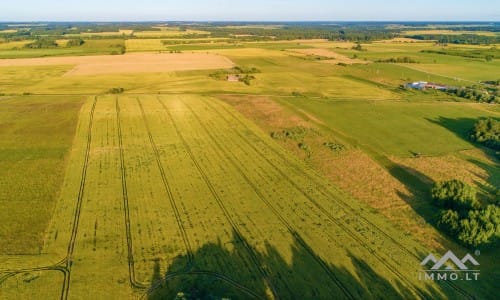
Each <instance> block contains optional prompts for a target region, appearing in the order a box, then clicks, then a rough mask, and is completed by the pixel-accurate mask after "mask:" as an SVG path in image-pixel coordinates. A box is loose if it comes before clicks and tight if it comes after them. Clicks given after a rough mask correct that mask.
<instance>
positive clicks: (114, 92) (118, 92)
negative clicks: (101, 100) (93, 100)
mask: <svg viewBox="0 0 500 300" xmlns="http://www.w3.org/2000/svg"><path fill="white" fill-rule="evenodd" d="M124 91H125V89H124V88H121V87H117V88H112V89H109V90H108V93H109V94H121V93H123V92H124Z"/></svg>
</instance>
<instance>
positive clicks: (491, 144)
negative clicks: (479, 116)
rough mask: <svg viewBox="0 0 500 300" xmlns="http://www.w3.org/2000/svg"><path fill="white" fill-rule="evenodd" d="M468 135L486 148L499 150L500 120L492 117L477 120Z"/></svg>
mask: <svg viewBox="0 0 500 300" xmlns="http://www.w3.org/2000/svg"><path fill="white" fill-rule="evenodd" d="M469 137H470V139H471V140H472V141H474V142H478V143H481V144H484V145H485V146H486V147H488V148H491V149H494V150H500V121H497V120H495V119H492V118H488V119H484V120H479V121H477V123H476V124H474V128H472V130H471V132H470V135H469Z"/></svg>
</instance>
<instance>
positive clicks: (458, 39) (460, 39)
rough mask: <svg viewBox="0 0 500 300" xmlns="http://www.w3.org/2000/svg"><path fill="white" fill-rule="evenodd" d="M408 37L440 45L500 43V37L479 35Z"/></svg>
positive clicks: (419, 35) (424, 35)
mask: <svg viewBox="0 0 500 300" xmlns="http://www.w3.org/2000/svg"><path fill="white" fill-rule="evenodd" d="M406 37H408V38H412V39H417V40H432V41H437V42H438V43H439V44H466V45H492V44H498V43H500V37H498V36H486V35H478V34H459V35H454V34H451V35H446V34H417V35H407V36H406Z"/></svg>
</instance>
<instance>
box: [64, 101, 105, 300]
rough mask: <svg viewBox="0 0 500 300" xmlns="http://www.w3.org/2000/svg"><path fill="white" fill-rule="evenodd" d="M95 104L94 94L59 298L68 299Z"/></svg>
mask: <svg viewBox="0 0 500 300" xmlns="http://www.w3.org/2000/svg"><path fill="white" fill-rule="evenodd" d="M96 104H97V96H94V103H93V104H92V108H91V110H90V117H89V126H88V134H87V146H86V149H85V159H84V162H83V168H82V175H81V179H80V189H79V190H78V198H77V202H76V209H75V215H74V219H73V228H72V230H71V238H70V241H69V245H68V251H67V256H66V258H65V259H63V260H62V262H64V264H65V266H66V268H67V269H68V274H67V276H65V278H64V283H63V290H62V294H61V299H68V297H69V288H70V281H71V266H72V265H73V261H72V256H73V251H74V249H75V242H76V236H77V234H78V224H79V222H80V214H81V211H82V203H83V195H84V191H85V182H86V178H87V168H88V164H89V157H90V146H91V143H92V127H93V121H94V111H95V107H96Z"/></svg>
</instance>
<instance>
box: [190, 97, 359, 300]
mask: <svg viewBox="0 0 500 300" xmlns="http://www.w3.org/2000/svg"><path fill="white" fill-rule="evenodd" d="M184 104H185V103H184ZM185 106H186V107H187V108H188V109H189V110H190V111H191V113H192V115H193V116H194V118H195V119H196V120H197V121H198V123H200V125H202V127H203V129H204V131H205V133H206V134H207V135H208V136H209V137H210V139H211V140H212V142H213V143H214V144H215V145H216V146H217V148H218V149H219V150H220V151H221V152H223V153H226V154H227V156H225V157H226V158H228V160H229V161H230V163H231V165H233V167H234V168H235V169H236V170H237V171H238V173H239V174H240V175H241V176H242V177H243V178H244V180H245V181H246V183H247V184H248V185H249V186H250V187H251V188H252V190H253V191H254V192H255V194H256V195H257V196H258V197H259V199H260V200H261V201H262V202H263V203H264V204H265V205H266V206H267V207H268V208H269V209H270V210H271V211H272V212H273V214H274V215H275V216H276V217H277V218H278V219H279V220H280V221H281V223H282V224H283V225H284V226H285V227H286V228H287V230H288V232H289V233H290V234H291V235H292V236H293V237H294V239H295V241H296V242H297V243H298V244H300V245H301V246H302V247H303V249H304V250H305V251H306V252H307V253H309V255H310V256H311V257H312V258H313V259H314V260H315V261H316V262H317V263H318V264H319V265H320V266H321V268H322V269H323V270H324V271H325V272H326V274H328V276H329V277H330V279H331V280H332V281H333V282H334V283H335V284H336V285H337V286H338V287H339V289H340V290H341V291H342V292H343V293H344V295H345V296H346V297H347V298H349V299H355V297H354V296H353V295H352V293H351V292H350V291H349V289H348V288H347V287H346V286H345V285H344V284H343V283H342V282H341V280H340V279H339V278H338V277H337V276H336V275H335V273H334V272H332V270H331V269H330V268H329V267H328V265H327V264H326V263H325V262H324V261H323V260H322V259H321V257H319V256H318V255H317V254H316V253H314V251H313V250H312V249H311V247H310V246H309V245H308V244H307V243H306V242H305V241H304V239H303V238H302V237H301V235H300V234H299V233H298V232H297V231H296V230H295V229H294V228H293V227H292V226H291V225H290V223H289V222H288V221H286V219H285V217H283V216H282V215H281V214H280V213H279V212H278V210H277V209H276V208H275V207H274V206H272V204H271V203H269V201H268V200H267V199H266V197H265V196H264V195H263V194H262V192H261V191H260V190H259V189H258V188H257V186H256V185H255V184H254V183H253V182H252V181H251V180H250V178H248V176H247V175H246V174H245V172H244V171H243V170H242V169H241V168H240V167H239V166H238V164H236V163H235V161H234V154H231V156H233V158H230V156H229V154H230V153H229V152H228V151H227V150H224V148H223V147H222V146H221V145H220V143H219V142H218V141H217V139H216V138H215V137H214V136H213V135H212V134H211V133H210V131H209V130H207V128H206V127H205V126H203V122H201V120H200V118H199V117H198V116H197V115H196V113H195V112H194V111H193V109H192V108H191V107H189V105H187V104H185Z"/></svg>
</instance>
